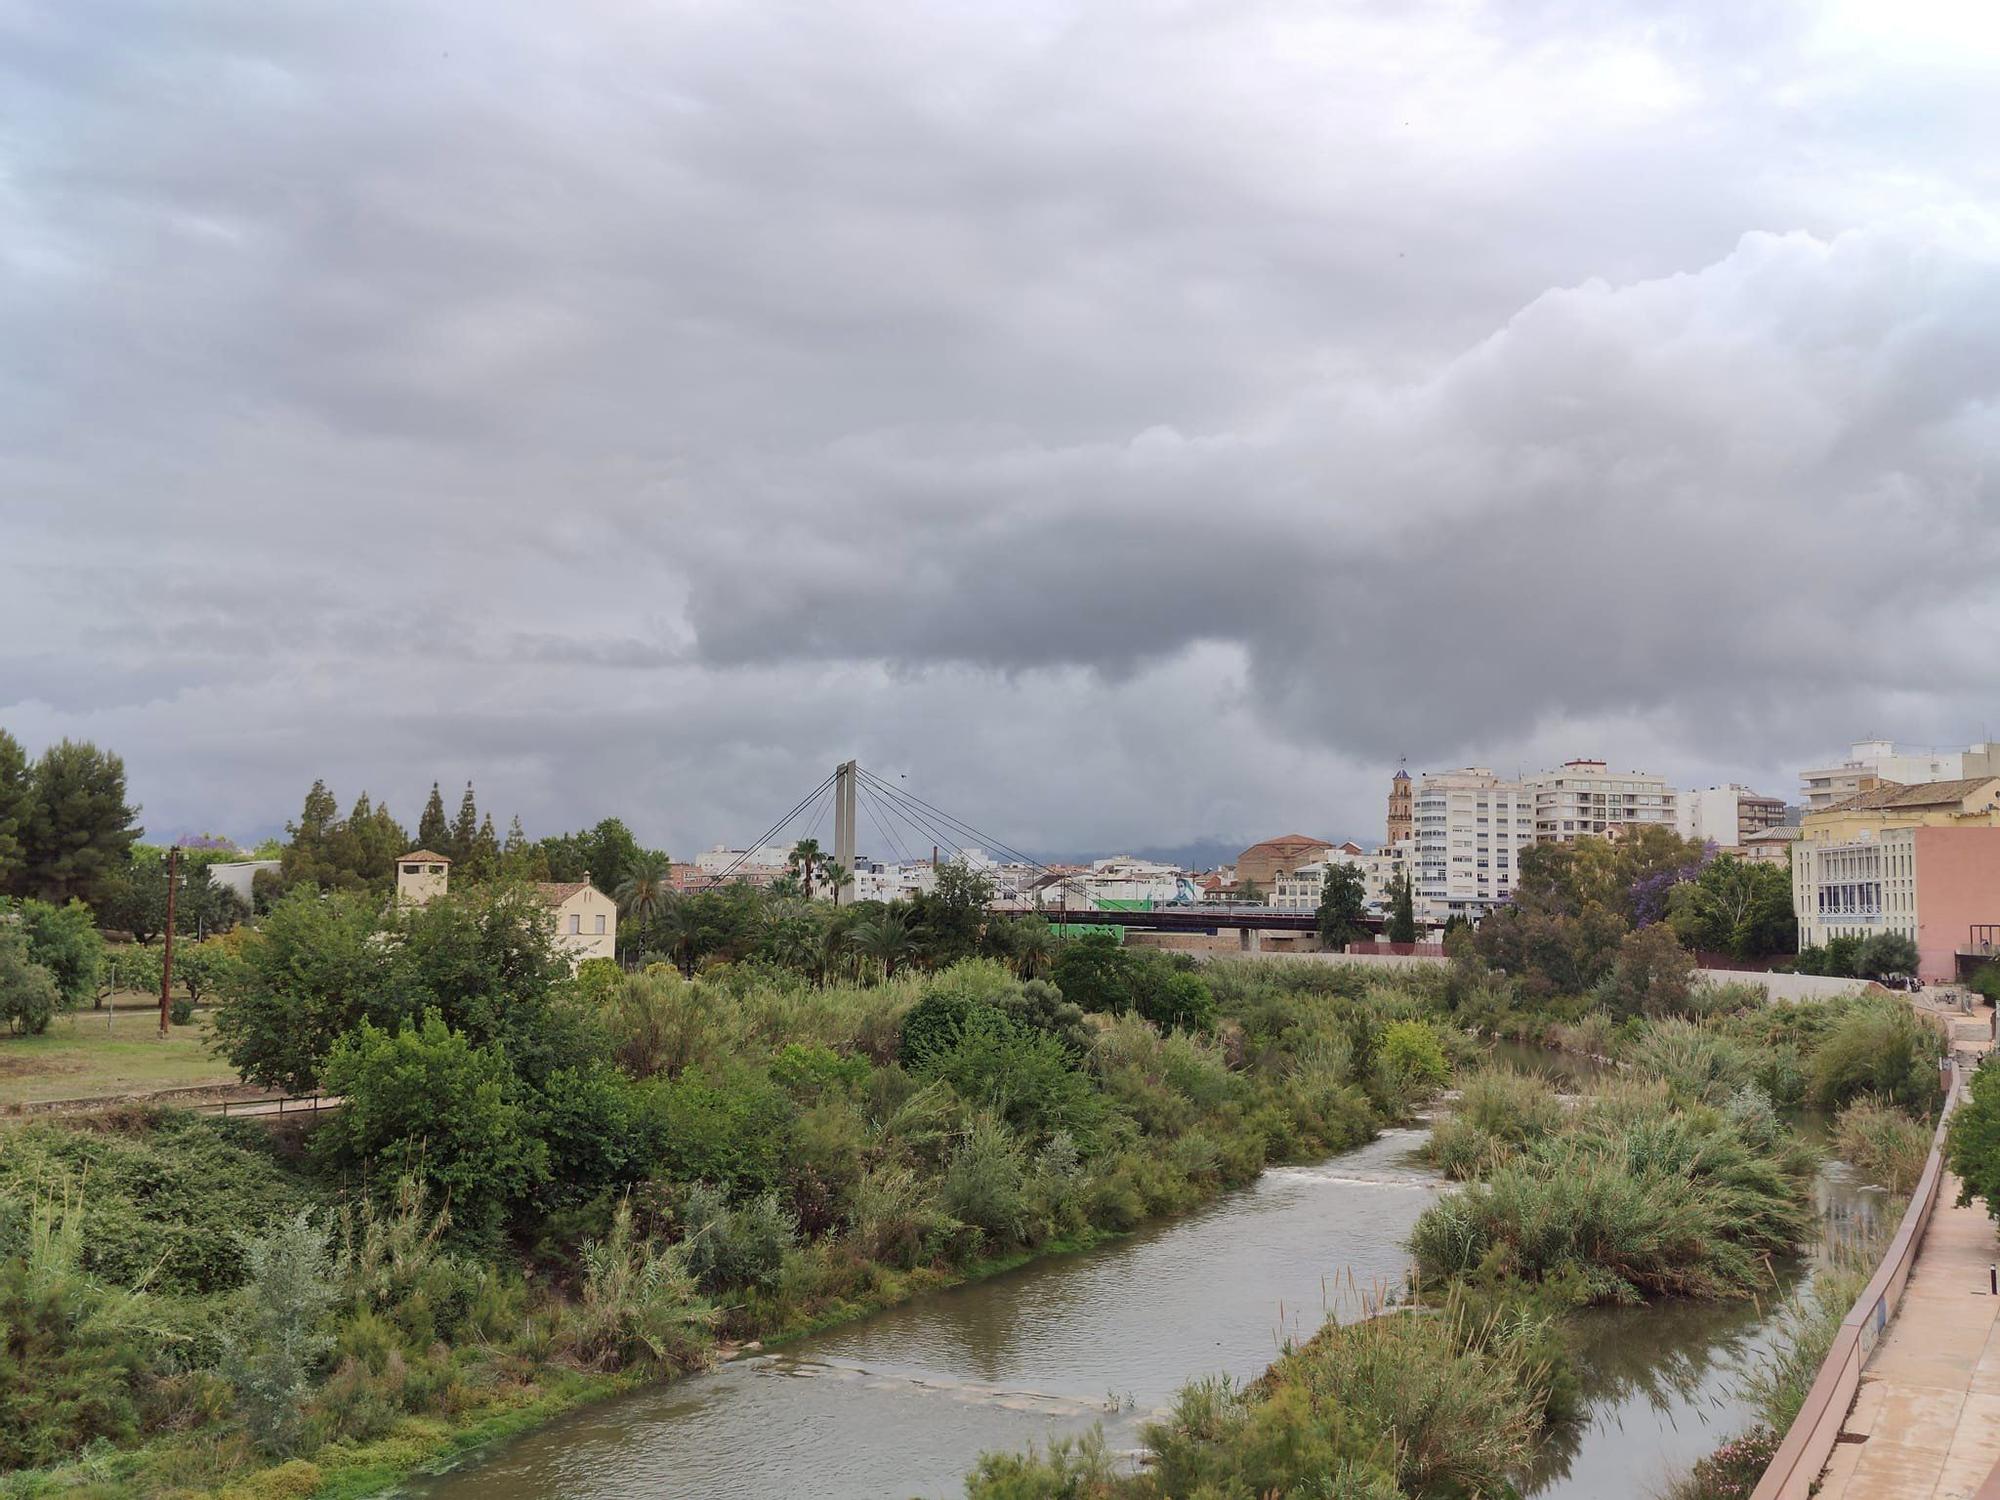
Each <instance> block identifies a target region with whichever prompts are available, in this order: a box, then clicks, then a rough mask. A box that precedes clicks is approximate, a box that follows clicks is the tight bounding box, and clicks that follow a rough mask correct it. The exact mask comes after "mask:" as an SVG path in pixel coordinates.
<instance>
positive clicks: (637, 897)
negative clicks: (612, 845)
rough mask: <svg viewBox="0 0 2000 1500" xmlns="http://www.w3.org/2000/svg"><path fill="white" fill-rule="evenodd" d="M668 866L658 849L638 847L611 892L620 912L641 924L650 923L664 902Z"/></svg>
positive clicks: (665, 898)
mask: <svg viewBox="0 0 2000 1500" xmlns="http://www.w3.org/2000/svg"><path fill="white" fill-rule="evenodd" d="M671 868H672V867H671V866H670V865H669V864H668V862H667V857H666V855H664V854H662V853H660V852H659V851H658V850H657V849H641V850H640V851H639V852H638V853H637V854H635V855H633V856H632V862H631V863H630V864H628V865H627V866H626V867H625V878H624V879H622V880H620V881H619V882H618V884H617V886H616V887H615V888H614V889H613V890H612V892H611V895H612V897H613V898H614V899H615V900H616V901H617V902H618V910H619V912H620V913H622V914H623V915H624V916H625V917H626V918H628V919H629V920H630V921H632V922H635V923H638V924H640V925H642V926H643V925H644V924H646V923H648V922H651V921H652V920H653V918H654V917H655V916H657V915H658V914H659V913H660V911H661V910H662V908H663V907H664V906H665V904H666V901H667V875H668V873H669V872H670V870H671Z"/></svg>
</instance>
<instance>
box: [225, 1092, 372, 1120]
mask: <svg viewBox="0 0 2000 1500" xmlns="http://www.w3.org/2000/svg"><path fill="white" fill-rule="evenodd" d="M346 1102H347V1100H346V1099H345V1098H343V1097H341V1096H340V1095H337V1094H285V1095H282V1096H281V1097H279V1098H276V1099H268V1098H267V1099H218V1100H216V1101H215V1102H213V1103H210V1104H197V1105H196V1106H195V1110H196V1112H197V1113H199V1114H212V1115H285V1114H292V1115H305V1114H313V1115H316V1114H318V1113H319V1112H320V1111H321V1110H327V1109H338V1108H339V1107H340V1106H341V1105H343V1104H345V1103H346Z"/></svg>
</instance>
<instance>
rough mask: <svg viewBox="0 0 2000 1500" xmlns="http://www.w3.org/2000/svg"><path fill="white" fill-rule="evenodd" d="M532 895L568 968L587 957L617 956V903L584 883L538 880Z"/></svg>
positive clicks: (581, 881)
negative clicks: (552, 930) (542, 909)
mask: <svg viewBox="0 0 2000 1500" xmlns="http://www.w3.org/2000/svg"><path fill="white" fill-rule="evenodd" d="M535 895H536V896H538V897H539V898H540V899H541V903H542V905H543V906H545V907H547V908H548V912H549V920H550V921H551V923H552V924H553V925H554V928H555V935H556V946H557V947H558V948H560V949H561V950H562V951H563V952H564V953H566V954H567V955H568V956H569V962H570V967H571V968H575V967H576V966H577V965H578V964H580V963H582V962H583V961H584V960H585V959H587V958H614V959H615V958H616V957H617V956H618V903H617V902H615V901H613V900H612V899H611V898H610V897H609V896H607V895H605V894H604V892H602V891H600V890H599V889H598V888H597V887H596V886H594V885H592V884H591V883H590V882H589V881H588V880H564V881H548V880H544V881H538V882H537V883H536V885H535Z"/></svg>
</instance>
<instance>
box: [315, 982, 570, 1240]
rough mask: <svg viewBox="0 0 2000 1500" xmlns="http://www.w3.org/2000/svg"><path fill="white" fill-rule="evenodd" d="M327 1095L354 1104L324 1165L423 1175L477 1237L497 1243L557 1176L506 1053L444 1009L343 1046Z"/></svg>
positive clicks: (328, 1138) (332, 1130) (324, 1132)
mask: <svg viewBox="0 0 2000 1500" xmlns="http://www.w3.org/2000/svg"><path fill="white" fill-rule="evenodd" d="M326 1087H327V1089H328V1090H329V1091H330V1092H332V1093H336V1094H340V1095H342V1096H344V1097H345V1098H346V1101H347V1102H346V1105H345V1106H344V1107H343V1108H342V1109H340V1110H337V1111H336V1112H334V1113H333V1114H331V1115H329V1116H327V1117H326V1119H325V1120H324V1121H323V1122H322V1123H321V1125H320V1127H319V1129H318V1131H317V1132H316V1133H315V1135H314V1138H313V1147H314V1149H315V1151H316V1152H317V1153H318V1154H319V1155H320V1156H321V1158H322V1159H323V1160H326V1161H328V1162H330V1163H332V1164H334V1165H336V1166H339V1167H342V1168H346V1169H349V1170H352V1171H357V1172H359V1171H363V1170H365V1171H367V1172H368V1173H370V1174H373V1175H376V1177H377V1180H378V1181H381V1180H384V1179H386V1182H385V1185H389V1184H393V1183H394V1182H395V1181H396V1180H398V1179H400V1178H402V1177H404V1176H407V1175H410V1174H412V1173H414V1174H416V1175H417V1176H419V1177H421V1178H422V1179H423V1181H424V1182H425V1184H426V1185H427V1186H428V1187H429V1188H430V1189H431V1190H432V1191H434V1192H436V1193H437V1194H439V1195H440V1196H442V1197H443V1198H445V1199H446V1201H448V1202H449V1203H450V1204H451V1211H452V1222H453V1227H454V1230H455V1231H456V1232H458V1233H460V1234H462V1235H463V1236H465V1237H467V1238H468V1239H471V1240H477V1241H482V1242H487V1243H491V1242H492V1241H493V1240H494V1239H495V1238H496V1237H497V1235H498V1233H499V1230H500V1226H501V1223H502V1221H503V1219H504V1218H505V1216H506V1214H507V1212H508V1210H509V1209H510V1208H511V1207H512V1206H513V1205H514V1204H516V1203H518V1202H519V1201H520V1200H521V1199H522V1198H523V1197H524V1196H525V1195H526V1193H527V1191H528V1189H529V1188H530V1187H532V1186H533V1185H534V1184H536V1183H537V1182H539V1181H541V1180H542V1178H543V1177H544V1176H545V1175H546V1174H547V1172H548V1163H549V1152H548V1147H547V1146H546V1145H545V1144H544V1143H543V1142H542V1141H541V1140H540V1139H538V1138H537V1137H536V1136H535V1135H534V1133H533V1132H532V1130H531V1128H530V1127H531V1117H530V1114H529V1111H528V1109H527V1108H526V1107H525V1106H524V1102H523V1100H522V1097H521V1090H520V1088H519V1084H518V1080H517V1079H516V1078H515V1076H514V1073H513V1071H512V1069H510V1068H509V1067H508V1065H507V1058H506V1054H505V1053H504V1052H503V1051H502V1050H501V1048H499V1047H498V1046H497V1045H496V1046H491V1047H478V1046H475V1045H473V1043H472V1041H471V1040H470V1038H468V1037H467V1036H466V1035H465V1034H464V1033H462V1032H457V1031H453V1030H451V1029H450V1028H449V1027H448V1026H446V1025H445V1023H444V1021H443V1019H442V1018H441V1017H440V1016H439V1015H438V1014H437V1012H435V1011H431V1012H428V1013H426V1015H425V1016H424V1019H423V1022H422V1024H421V1025H410V1024H408V1023H405V1024H404V1026H403V1027H402V1029H401V1030H399V1031H398V1032H396V1034H395V1035H393V1036H392V1035H390V1034H389V1033H388V1032H386V1031H382V1030H379V1029H377V1028H376V1027H374V1026H372V1025H370V1024H369V1023H368V1022H367V1021H365V1020H364V1021H363V1022H362V1023H361V1024H360V1026H359V1027H357V1028H356V1029H355V1030H354V1031H353V1032H351V1033H349V1034H347V1035H346V1036H344V1037H342V1039H341V1040H340V1041H339V1042H337V1043H336V1044H335V1045H334V1048H333V1051H332V1053H331V1055H329V1057H328V1058H327V1063H326Z"/></svg>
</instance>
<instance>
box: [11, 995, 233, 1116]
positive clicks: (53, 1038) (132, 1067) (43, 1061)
mask: <svg viewBox="0 0 2000 1500" xmlns="http://www.w3.org/2000/svg"><path fill="white" fill-rule="evenodd" d="M117 1006H118V1008H117V1009H115V1010H113V1011H111V1012H110V1013H109V1016H108V1019H107V1013H106V1012H105V1011H101V1010H80V1011H74V1012H72V1013H70V1014H68V1015H61V1016H57V1017H56V1018H55V1020H53V1021H51V1022H50V1023H49V1029H48V1030H47V1031H45V1032H43V1033H42V1034H41V1035H40V1036H7V1035H5V1034H4V1033H0V1108H5V1107H6V1106H7V1105H10V1104H34V1103H40V1102H42V1101H44V1100H48V1099H83V1098H95V1097H97V1096H98V1095H102V1094H136V1093H142V1092H144V1091H146V1090H150V1089H173V1088H187V1087H190V1086H192V1085H195V1084H205V1083H215V1084H227V1083H234V1082H236V1072H235V1070H234V1069H233V1068H231V1067H230V1066H229V1064H228V1063H226V1062H224V1061H223V1060H222V1059H221V1058H219V1057H216V1056H214V1055H212V1054H211V1053H210V1052H209V1050H208V1017H207V1015H206V1014H205V1013H203V1012H200V1011H197V1012H196V1013H195V1018H194V1020H193V1021H191V1022H189V1023H188V1024H187V1025H186V1026H176V1027H174V1028H173V1032H172V1034H171V1035H170V1036H168V1037H167V1039H166V1040H165V1041H162V1040H161V1039H160V1012H159V1007H158V1005H157V1004H156V1003H155V1004H148V1002H147V999H146V997H145V996H142V995H136V994H132V995H120V996H119V997H118V1000H117Z"/></svg>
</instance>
